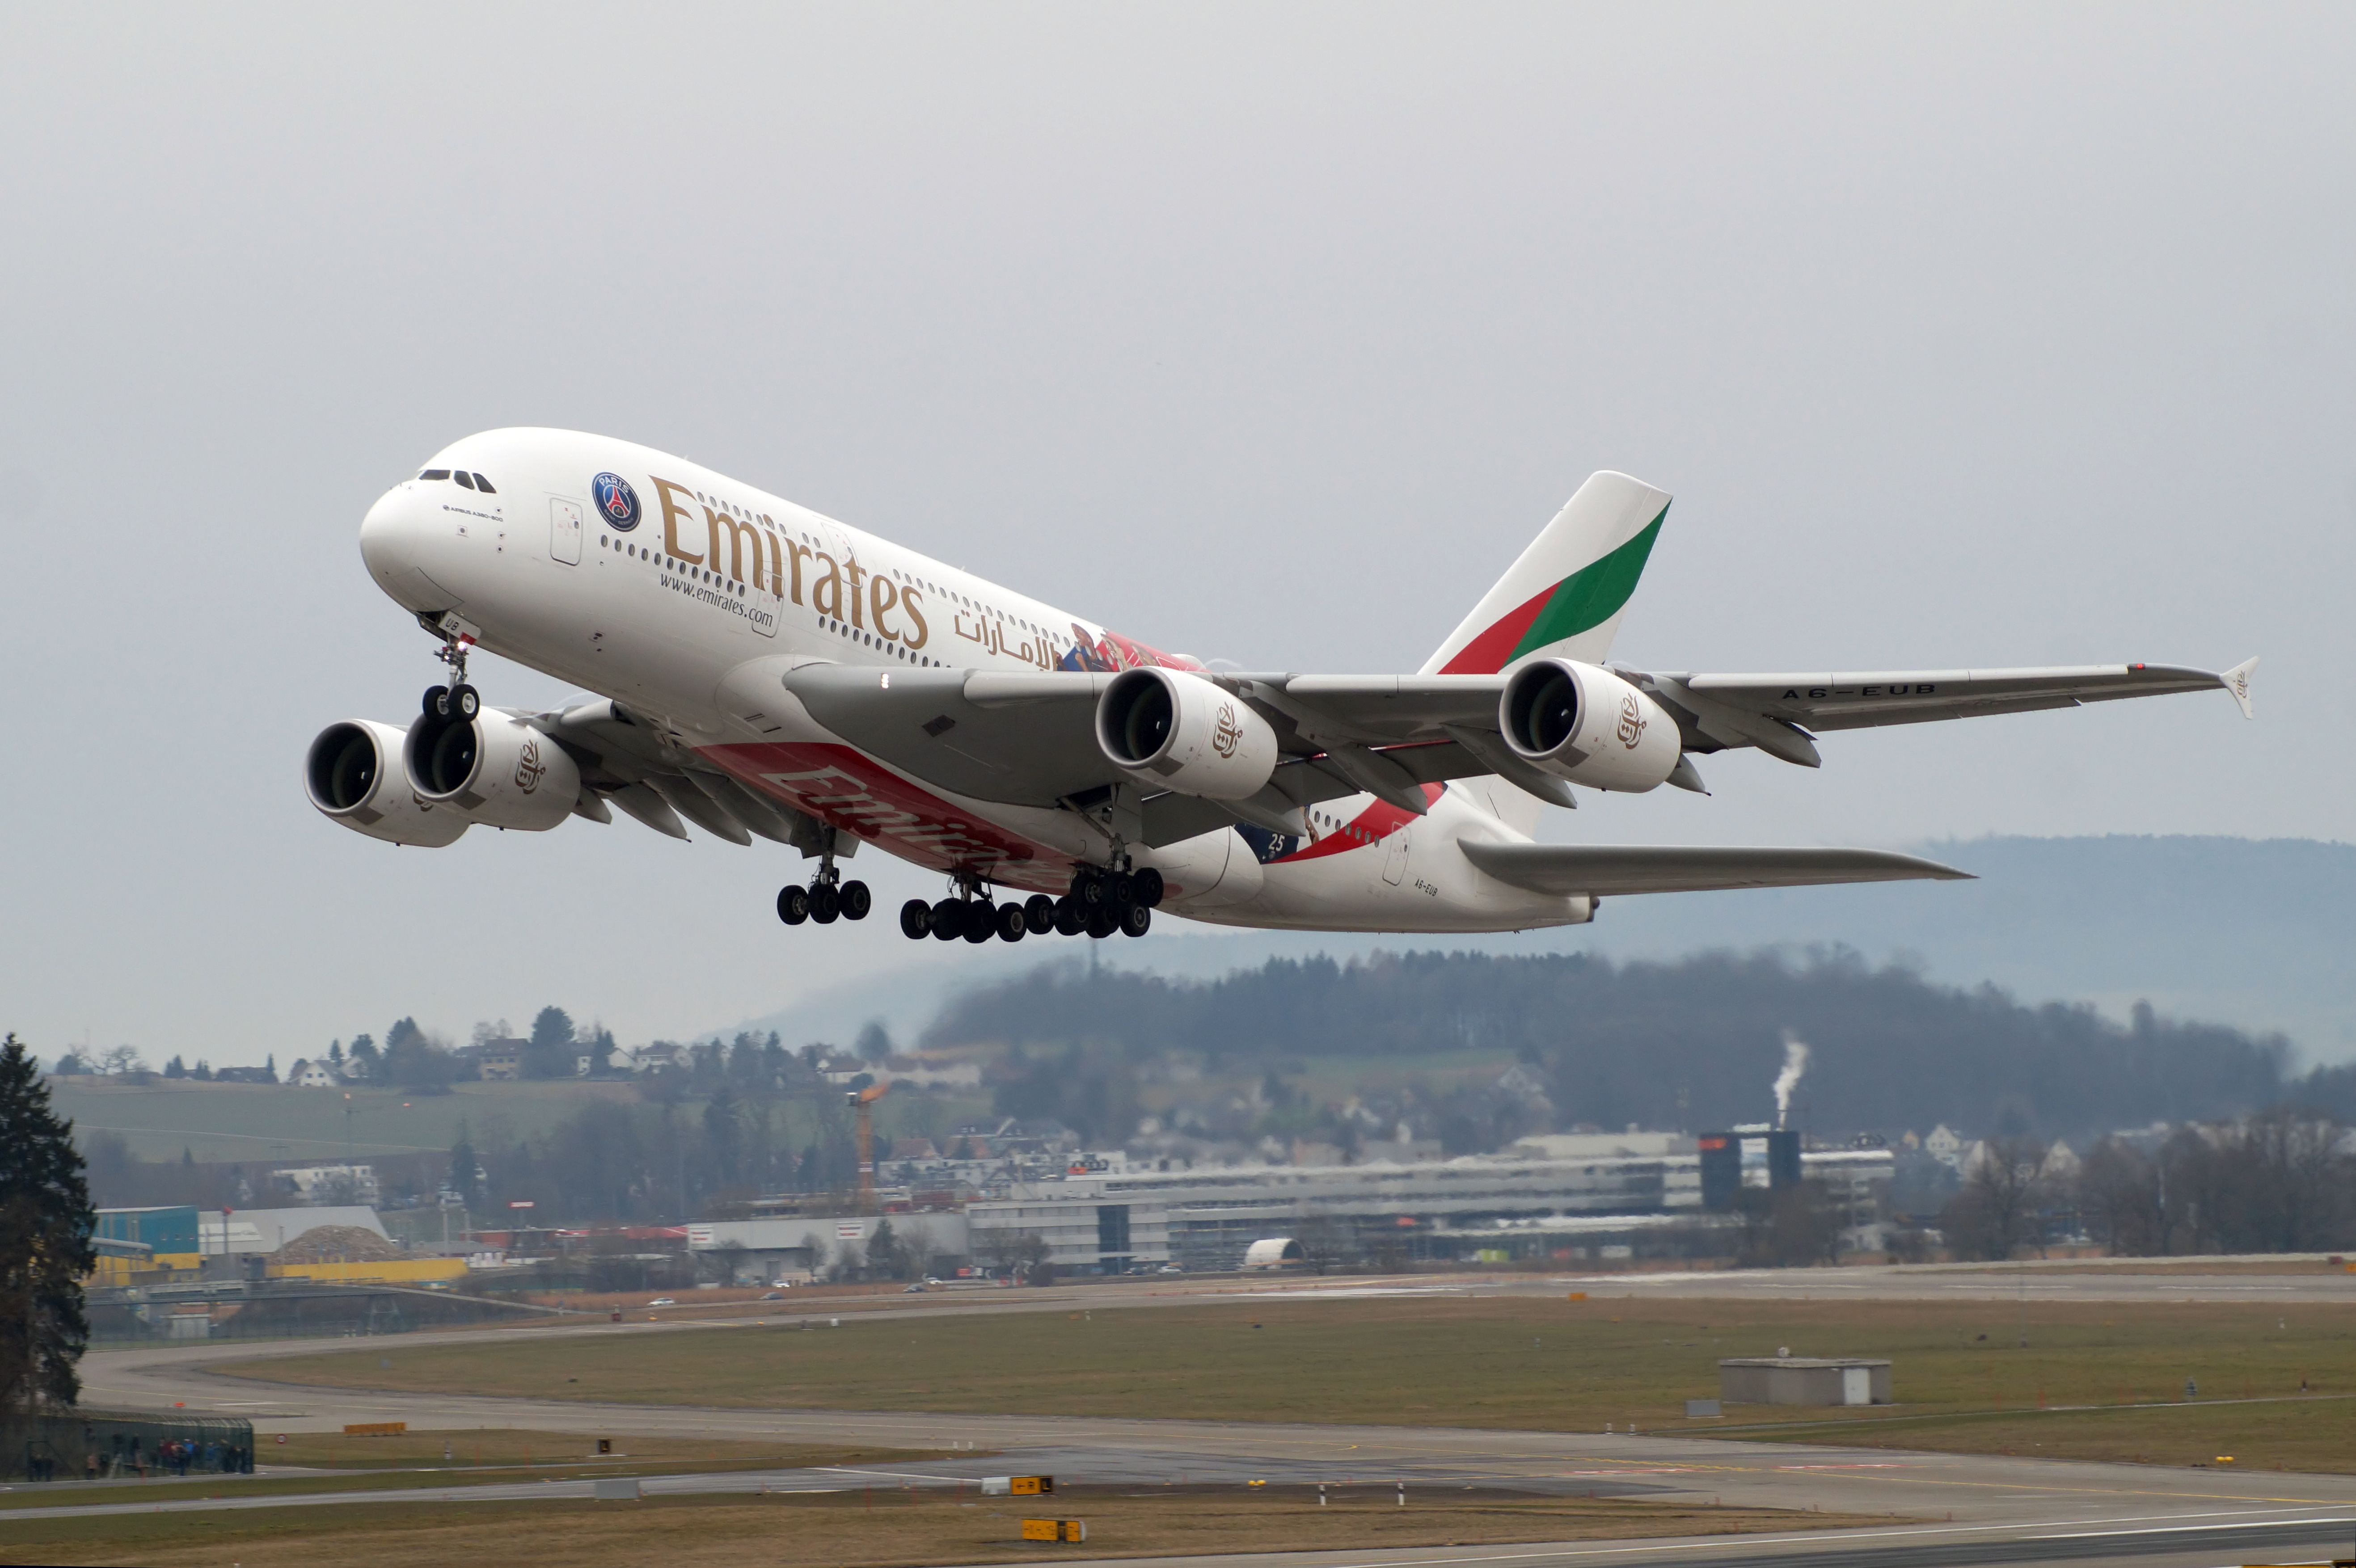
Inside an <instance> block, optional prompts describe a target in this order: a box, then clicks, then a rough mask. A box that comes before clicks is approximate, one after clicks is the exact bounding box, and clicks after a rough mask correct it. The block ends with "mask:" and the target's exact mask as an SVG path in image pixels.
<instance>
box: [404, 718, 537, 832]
mask: <svg viewBox="0 0 2356 1568" xmlns="http://www.w3.org/2000/svg"><path fill="white" fill-rule="evenodd" d="M402 766H403V767H404V768H405V769H406V770H407V772H408V774H409V782H410V784H412V786H413V787H414V788H415V789H416V791H417V795H418V798H419V799H420V800H423V801H424V802H426V803H427V804H428V805H447V806H449V807H450V808H451V809H453V810H455V811H457V812H459V813H461V814H463V815H464V816H466V819H467V820H469V821H471V822H480V823H484V824H487V826H489V827H514V828H519V829H521V830H522V831H524V832H527V833H538V832H541V831H542V830H544V829H547V828H551V827H555V826H556V825H557V824H558V823H560V822H562V821H563V820H564V819H565V817H566V816H570V815H571V814H572V811H573V802H574V801H576V800H578V799H580V798H581V770H580V769H579V768H577V767H575V766H574V765H573V759H572V758H571V757H570V756H568V755H566V754H565V751H564V748H563V747H562V746H560V745H558V744H557V743H556V742H555V741H552V740H551V739H550V738H549V737H547V736H546V735H543V734H541V732H540V731H537V730H535V729H533V728H532V727H531V726H530V725H529V724H526V723H524V722H522V721H521V720H518V719H515V718H513V717H511V716H509V715H508V714H505V713H501V712H498V710H496V709H489V708H486V709H483V710H482V711H481V712H479V713H477V714H476V715H475V717H474V718H472V719H442V718H432V717H428V718H421V719H419V720H417V722H416V723H414V724H412V725H411V726H410V727H409V738H408V740H407V741H404V742H403V743H402Z"/></svg>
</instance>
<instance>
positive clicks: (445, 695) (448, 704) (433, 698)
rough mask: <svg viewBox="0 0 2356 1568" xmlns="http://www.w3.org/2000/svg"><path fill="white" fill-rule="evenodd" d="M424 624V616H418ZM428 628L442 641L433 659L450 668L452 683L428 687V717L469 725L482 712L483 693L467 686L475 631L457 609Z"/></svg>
mask: <svg viewBox="0 0 2356 1568" xmlns="http://www.w3.org/2000/svg"><path fill="white" fill-rule="evenodd" d="M418 618H419V619H420V620H421V621H424V620H425V618H424V617H423V616H422V615H421V616H420V617H418ZM425 629H426V630H427V631H429V632H431V633H433V634H434V635H435V636H437V637H439V638H441V639H442V645H441V646H440V647H438V648H436V649H434V657H435V658H437V659H440V660H441V661H442V662H443V663H444V664H445V665H448V666H449V667H450V684H449V685H447V686H429V687H427V688H425V701H424V703H423V707H424V709H425V717H426V718H428V719H440V720H450V721H455V722H457V723H461V724H464V723H467V722H470V721H471V720H473V719H474V717H475V715H476V714H477V713H480V712H481V711H482V710H483V698H482V694H481V693H480V692H478V691H477V690H476V689H475V688H473V687H471V686H469V685H467V684H466V651H467V650H468V649H469V648H472V647H473V646H474V645H475V630H474V628H473V627H472V626H469V625H467V624H466V622H464V621H462V620H460V619H459V618H458V613H457V612H456V611H455V610H452V611H448V612H446V613H444V614H443V615H442V616H441V617H440V618H438V619H436V620H432V621H425Z"/></svg>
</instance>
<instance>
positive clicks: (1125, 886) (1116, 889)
mask: <svg viewBox="0 0 2356 1568" xmlns="http://www.w3.org/2000/svg"><path fill="white" fill-rule="evenodd" d="M1105 892H1106V893H1107V895H1108V897H1109V899H1110V901H1111V903H1112V907H1113V908H1115V909H1127V908H1128V907H1129V906H1130V905H1131V904H1133V903H1135V902H1136V901H1137V881H1136V879H1135V878H1133V877H1131V876H1130V874H1129V873H1128V872H1127V871H1115V872H1114V873H1113V874H1112V875H1111V876H1109V877H1108V878H1106V879H1105Z"/></svg>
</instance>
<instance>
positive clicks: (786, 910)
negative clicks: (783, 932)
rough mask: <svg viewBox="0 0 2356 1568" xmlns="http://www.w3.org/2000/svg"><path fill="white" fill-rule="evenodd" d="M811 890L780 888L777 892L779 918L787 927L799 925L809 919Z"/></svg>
mask: <svg viewBox="0 0 2356 1568" xmlns="http://www.w3.org/2000/svg"><path fill="white" fill-rule="evenodd" d="M809 913H810V907H809V889H807V888H780V889H779V890H778V891H777V918H778V919H779V920H782V921H784V922H785V923H787V925H799V924H800V923H802V922H804V921H806V920H808V919H809Z"/></svg>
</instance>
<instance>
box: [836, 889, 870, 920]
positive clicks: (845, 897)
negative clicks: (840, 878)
mask: <svg viewBox="0 0 2356 1568" xmlns="http://www.w3.org/2000/svg"><path fill="white" fill-rule="evenodd" d="M874 907H875V895H874V894H873V893H871V892H869V891H867V884H866V883H865V882H845V883H843V884H842V918H843V919H845V920H865V919H866V918H867V912H868V911H869V910H871V909H873V908H874Z"/></svg>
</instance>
